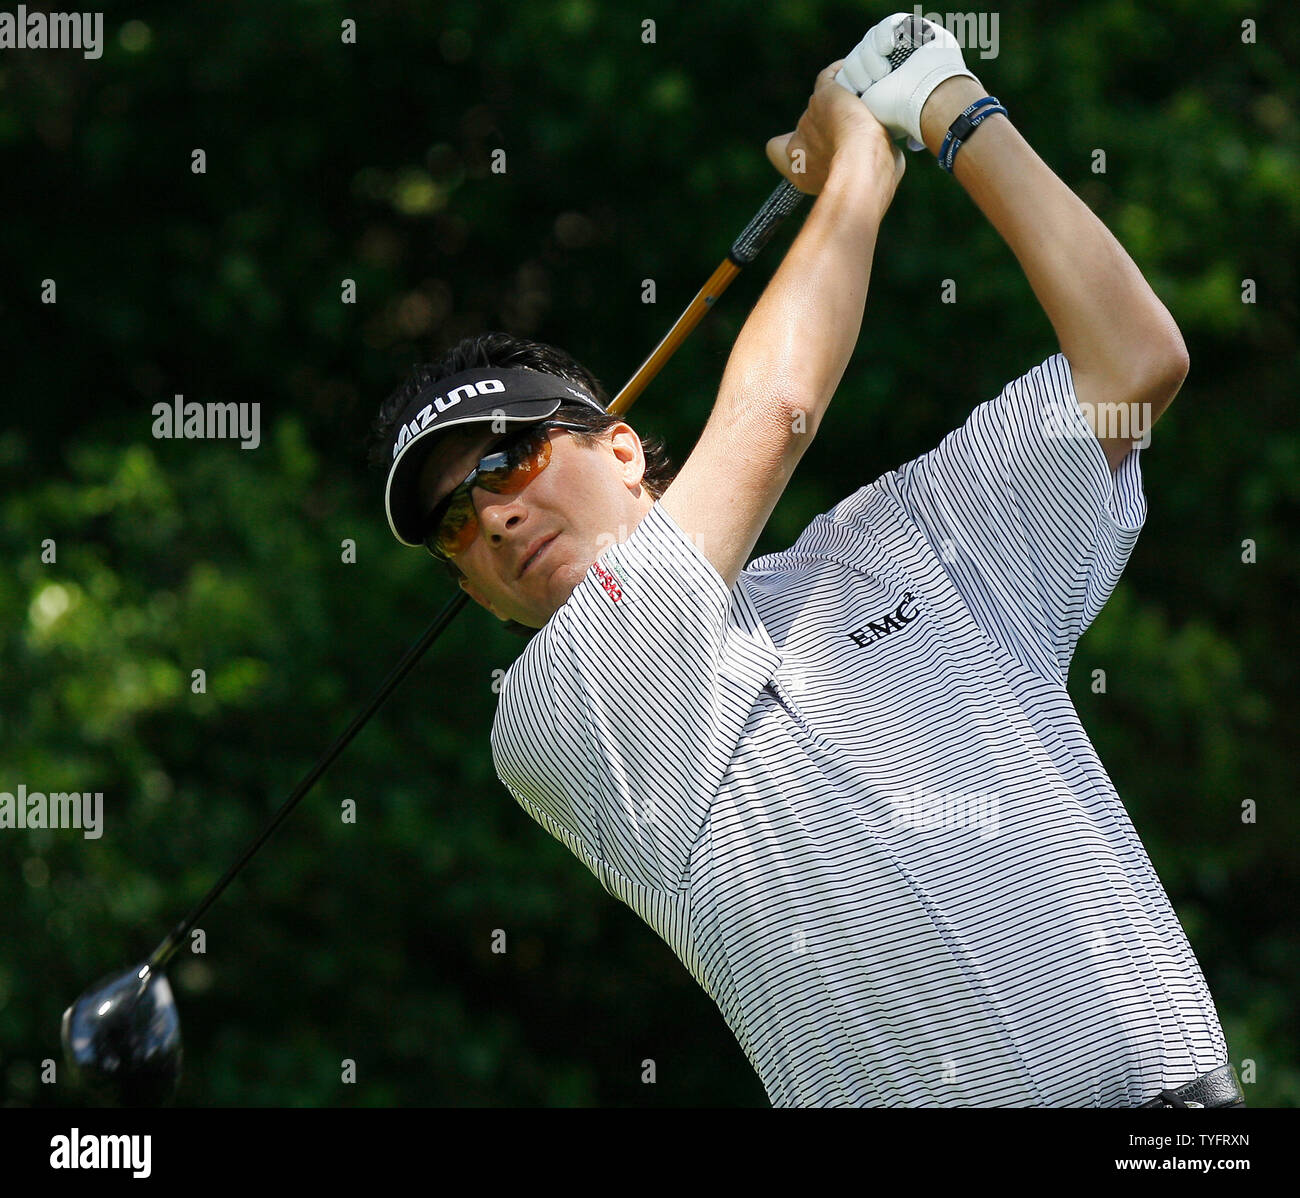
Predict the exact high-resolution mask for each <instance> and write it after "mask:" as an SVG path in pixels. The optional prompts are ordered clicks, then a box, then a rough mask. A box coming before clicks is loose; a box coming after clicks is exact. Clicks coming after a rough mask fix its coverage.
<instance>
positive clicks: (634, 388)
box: [147, 182, 804, 973]
mask: <svg viewBox="0 0 1300 1198" xmlns="http://www.w3.org/2000/svg"><path fill="white" fill-rule="evenodd" d="M803 198H804V196H803V193H802V192H801V191H799V189H798V188H796V187H795V186H794V185H793V184H791V183H788V182H782V183H781V184H780V186H778V187H777V188H776V190H775V191H773V192H772V194H771V195H770V196H768V198H767V200H766V201H765V202H764V204H763V206H762V207H761V208H760V209H759V210H758V212H757V213H756V214H755V216H754V218H753V220H751V221H750V222H749V224H748V225H746V226H745V228H744V230H743V231H742V232H741V234H740V236H739V237H737V238H736V240H735V241H734V242H733V243H732V246H731V249H730V251H729V252H728V254H727V257H726V258H724V259H723V261H722V263H721V264H720V265H719V266H718V268H717V270H715V271H714V272H713V274H712V275H711V276H710V277H709V280H708V282H707V283H705V284H704V286H703V287H702V288H701V289H700V291H699V293H698V294H697V295H696V296H695V298H694V299H693V300H692V301H691V302H690V303H689V304H688V305H687V307H686V310H685V311H684V312H683V313H682V314H681V315H680V316H679V317H678V318H677V321H676V323H675V324H674V325H673V327H672V328H671V329H669V330H668V334H667V335H666V336H665V337H664V339H663V340H662V341H660V342H659V344H658V345H657V346H656V347H655V349H654V352H653V353H651V355H650V356H649V357H648V358H647V359H646V360H645V361H644V362H643V363H642V364H641V366H640V367H639V368H638V370H637V372H636V373H635V374H634V375H633V376H632V378H631V379H630V380H628V382H627V384H626V386H624V387H623V389H622V390H621V391H620V392H619V393H618V394H617V395H616V396H615V397H614V400H613V402H612V403H611V404H610V405H609V408H608V409H607V410H608V411H609V412H611V413H613V414H615V415H622V414H623V413H624V412H626V411H627V410H628V408H630V407H631V406H632V404H633V403H635V402H636V399H637V397H638V396H639V395H640V394H641V392H642V391H644V390H645V388H646V386H647V385H648V384H649V382H650V380H651V379H653V378H654V377H655V375H657V374H658V373H659V371H660V370H661V369H662V368H663V366H664V363H665V362H667V361H668V359H669V358H671V357H672V356H673V354H674V353H675V352H676V351H677V347H678V346H680V345H681V343H682V342H683V341H684V340H685V339H686V337H687V336H688V335H689V334H690V332H691V330H692V329H694V328H695V326H696V325H697V324H699V323H700V321H701V320H702V319H703V318H704V315H705V313H706V312H708V311H709V310H710V309H711V308H712V306H713V303H714V301H715V300H716V299H717V298H718V296H720V295H721V294H722V293H723V292H724V291H725V290H726V289H727V287H728V285H729V284H730V283H731V280H732V279H734V278H735V277H736V275H738V274H739V273H740V271H741V269H742V268H743V267H745V266H748V265H749V264H750V263H751V262H752V261H753V260H754V259H755V258H756V257H758V254H759V252H760V251H761V250H762V249H763V247H764V246H765V245H766V244H767V243H768V241H769V240H771V237H772V234H773V233H775V232H776V230H777V227H778V226H779V225H780V223H781V221H782V220H784V219H785V217H786V216H788V215H789V214H790V213H791V212H793V211H794V210H795V208H797V207H798V206H799V204H800V203H801V202H802V200H803ZM468 602H469V596H468V595H466V594H464V593H461V594H458V595H456V596H454V597H453V598H452V599H451V600H450V601H449V602H448V603H447V605H446V606H445V607H444V608H443V609H442V611H440V612H439V613H438V615H437V616H436V617H435V618H434V621H433V623H432V624H430V625H429V627H428V628H427V629H426V630H425V632H424V635H423V636H421V637H420V639H419V640H418V641H416V642H415V644H413V645H412V646H411V647H410V648H409V649H408V650H407V651H406V652H405V653H404V654H403V655H402V657H401V660H399V661H398V663H397V664H396V665H395V666H393V668H392V669H391V670H390V671H389V672H388V676H387V677H386V678H385V679H384V680H383V682H381V683H380V684H379V687H378V689H377V690H376V691H375V693H374V694H373V695H372V696H371V697H370V701H369V702H368V703H367V704H366V706H365V707H364V708H363V709H362V710H361V711H360V712H359V713H358V715H357V716H356V718H355V719H354V720H353V721H352V722H351V723H350V724H349V725H348V726H347V727H346V728H345V729H344V730H343V732H342V733H341V734H340V736H339V737H338V739H337V740H335V741H334V743H333V744H332V745H330V747H329V748H328V749H327V750H326V751H325V755H324V756H323V757H322V758H321V759H320V760H319V761H318V762H317V763H316V764H315V765H314V766H312V768H311V769H310V770H309V771H308V772H307V774H306V776H305V777H304V778H303V779H302V781H301V782H299V783H298V785H297V786H295V787H294V788H293V791H292V793H290V795H289V797H288V798H287V799H285V801H284V802H283V803H282V804H281V805H280V808H279V810H278V811H276V813H275V814H274V815H273V816H272V817H271V819H270V820H269V821H268V822H267V824H266V826H265V827H264V828H263V829H262V831H261V832H259V833H258V835H257V837H256V838H255V839H254V840H253V842H252V844H250V845H249V846H248V848H246V849H245V850H244V852H243V853H242V854H241V856H240V857H239V859H238V860H237V861H236V862H235V863H234V864H233V865H232V866H231V867H230V868H229V869H228V870H226V872H225V873H224V874H223V875H222V877H221V879H220V880H219V881H218V882H217V884H216V885H215V886H213V887H212V889H211V890H209V891H208V893H207V894H206V895H204V896H203V898H202V899H200V900H199V902H198V905H197V906H196V907H195V908H194V909H193V910H192V911H191V912H190V913H189V914H188V915H187V916H186V917H185V918H184V919H183V920H181V922H180V923H178V924H177V925H176V926H175V927H174V928H173V929H172V930H171V931H170V932H169V933H168V934H167V936H166V938H165V939H164V940H163V941H162V942H161V943H160V944H159V945H158V947H157V948H156V949H154V951H153V953H152V954H151V955H150V957H149V960H148V962H147V964H148V967H149V969H150V970H151V971H152V972H154V973H157V972H158V971H160V970H162V969H163V968H165V966H166V964H167V962H168V961H169V960H170V959H171V958H172V956H173V954H174V953H175V952H176V950H177V949H178V948H179V947H180V946H181V945H182V944H183V943H184V942H185V937H186V936H187V935H189V933H190V931H191V929H192V928H193V927H194V925H195V924H196V923H197V922H198V921H199V920H200V919H201V918H202V916H203V913H204V912H205V911H206V910H207V909H208V908H209V907H210V906H212V904H213V903H214V902H216V900H217V898H218V897H219V896H220V895H221V892H222V891H223V890H225V888H226V887H227V886H228V885H230V882H231V880H232V879H233V878H234V877H235V875H236V874H237V873H239V871H240V870H241V869H243V868H244V866H245V865H247V864H248V862H249V860H250V859H251V858H252V856H253V854H254V853H256V852H257V850H258V849H260V848H261V847H262V845H264V844H265V843H266V842H267V840H269V839H270V837H271V833H273V832H274V831H275V830H276V828H278V827H279V826H280V825H281V824H282V823H283V822H284V820H285V818H286V817H287V816H288V814H289V812H290V811H292V810H293V809H294V808H295V807H296V806H297V805H298V803H299V802H300V801H301V800H302V798H303V796H304V795H306V794H307V792H308V791H309V790H311V788H312V787H313V786H315V785H316V782H317V780H318V779H319V778H320V776H321V775H322V774H323V773H324V772H325V771H326V770H327V769H328V768H329V767H330V765H331V764H332V763H333V761H334V759H335V758H336V757H337V756H338V755H339V754H340V753H341V752H343V750H344V749H345V748H346V747H347V746H348V744H349V743H350V742H351V740H352V738H353V737H354V736H356V734H357V733H358V732H360V731H361V729H362V728H363V727H364V726H365V724H366V722H367V721H368V720H369V719H370V717H371V716H372V715H374V714H375V712H376V711H378V710H379V708H380V707H381V706H382V705H383V703H384V700H385V699H387V698H388V696H389V695H390V694H392V692H393V691H394V690H395V689H396V688H397V685H398V683H400V682H401V681H402V679H403V678H405V677H406V676H407V674H409V673H410V672H411V670H412V669H414V667H415V663H416V662H418V661H419V660H420V658H421V657H423V656H424V653H425V650H427V649H428V648H429V646H430V645H432V644H433V642H434V641H435V640H437V639H438V637H439V636H440V635H441V634H442V631H443V629H444V628H446V627H447V625H448V624H450V623H451V622H452V620H453V619H455V617H456V615H457V613H458V612H459V611H460V610H461V608H463V607H464V606H465V604H466V603H468Z"/></svg>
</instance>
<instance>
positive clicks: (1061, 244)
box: [921, 76, 1186, 383]
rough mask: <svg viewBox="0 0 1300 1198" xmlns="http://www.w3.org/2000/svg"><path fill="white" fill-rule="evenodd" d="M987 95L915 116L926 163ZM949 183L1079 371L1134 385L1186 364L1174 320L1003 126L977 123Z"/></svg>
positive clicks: (960, 81)
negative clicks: (973, 208)
mask: <svg viewBox="0 0 1300 1198" xmlns="http://www.w3.org/2000/svg"><path fill="white" fill-rule="evenodd" d="M985 94H987V93H986V91H985V90H984V89H983V88H982V87H981V86H980V85H979V84H978V83H976V82H975V80H973V79H969V78H966V77H964V76H963V77H959V78H954V79H949V80H947V81H945V82H944V83H942V84H940V86H939V87H937V88H936V89H935V91H934V92H933V94H932V95H931V96H930V98H929V100H928V101H927V102H926V105H925V108H924V110H923V111H922V114H921V132H922V134H923V137H924V140H925V143H926V145H927V147H928V148H929V149H930V151H931V153H937V152H938V150H939V147H940V145H941V143H942V141H943V138H944V135H945V134H946V133H947V131H948V126H949V125H950V124H952V122H953V120H955V119H956V117H957V116H958V115H959V114H960V113H961V112H962V111H963V110H964V109H965V108H966V107H967V106H969V105H970V104H971V103H972V102H973V101H975V100H978V99H979V98H980V97H981V96H983V95H985ZM953 174H954V176H955V178H956V179H957V181H958V182H959V183H961V185H962V186H963V187H964V188H965V189H966V191H967V192H968V193H969V195H970V197H971V199H972V200H974V202H975V204H976V205H977V206H978V207H979V209H980V211H981V212H983V213H984V215H985V216H986V217H988V219H989V221H990V222H991V223H992V225H993V226H994V228H996V229H997V231H998V232H999V233H1000V234H1001V235H1002V237H1003V239H1004V240H1005V241H1006V243H1007V245H1008V246H1010V247H1011V251H1012V253H1014V254H1015V256H1016V258H1017V259H1018V260H1019V262H1020V265H1021V267H1022V269H1023V270H1024V272H1025V277H1026V278H1027V279H1028V281H1029V285H1030V286H1031V287H1032V288H1033V290H1034V294H1035V295H1036V296H1037V297H1038V301H1039V303H1040V304H1041V305H1042V308H1043V311H1044V312H1045V313H1046V314H1047V318H1048V319H1049V320H1050V321H1051V322H1052V327H1053V328H1054V329H1055V330H1056V335H1057V340H1058V341H1059V343H1060V346H1061V352H1062V353H1064V354H1065V356H1066V358H1067V359H1068V360H1069V361H1070V364H1071V366H1072V367H1073V368H1074V369H1075V370H1076V371H1080V372H1086V373H1090V374H1092V375H1094V376H1104V377H1107V378H1114V379H1115V380H1116V381H1117V383H1121V382H1122V380H1124V379H1126V378H1131V379H1133V380H1134V381H1135V382H1136V383H1141V382H1143V381H1144V380H1149V379H1151V378H1152V377H1153V375H1160V374H1162V373H1163V372H1166V371H1173V370H1174V369H1175V367H1176V364H1177V362H1178V361H1179V360H1180V359H1181V360H1183V361H1185V353H1186V351H1185V348H1184V346H1183V342H1182V337H1181V335H1180V334H1179V332H1178V328H1177V326H1176V325H1175V323H1174V321H1173V318H1172V317H1171V316H1170V315H1169V312H1168V310H1167V309H1166V308H1165V306H1164V305H1163V304H1162V303H1161V302H1160V300H1159V299H1158V298H1157V297H1156V295H1155V293H1154V292H1153V291H1152V290H1151V288H1150V287H1149V286H1148V285H1147V282H1146V280H1145V279H1143V277H1142V273H1141V272H1140V271H1139V270H1138V268H1137V266H1136V264H1135V263H1134V262H1133V260H1132V258H1130V257H1129V255H1128V254H1127V253H1126V252H1125V251H1124V248H1123V247H1122V246H1121V245H1120V244H1119V242H1118V241H1116V239H1115V238H1114V237H1113V236H1112V235H1111V233H1110V232H1109V231H1108V230H1107V229H1106V227H1105V225H1103V224H1102V222H1101V221H1100V220H1099V219H1098V218H1097V217H1096V216H1095V215H1094V214H1093V213H1092V212H1091V211H1090V210H1089V208H1088V206H1087V205H1086V204H1085V203H1084V202H1083V201H1082V200H1081V199H1079V197H1078V196H1076V195H1075V194H1074V193H1073V192H1072V191H1071V190H1070V189H1069V188H1068V187H1066V185H1065V184H1064V183H1063V182H1061V180H1060V179H1058V178H1057V177H1056V175H1055V174H1054V173H1053V172H1052V170H1051V169H1050V168H1049V167H1048V166H1047V165H1046V163H1044V162H1043V161H1042V159H1041V158H1039V157H1038V155H1037V154H1035V153H1034V151H1033V149H1032V148H1031V147H1030V146H1029V143H1028V142H1026V141H1025V139H1024V138H1023V137H1022V136H1021V135H1020V134H1019V133H1018V132H1017V131H1016V129H1015V128H1014V126H1013V125H1012V124H1011V123H1010V122H1009V121H1008V119H1007V118H1006V117H1004V116H994V117H989V118H988V119H986V120H985V121H983V122H981V123H980V125H979V127H978V128H977V129H976V130H975V131H974V132H973V133H972V134H971V136H970V139H969V141H967V142H964V143H963V144H962V147H961V150H960V151H959V153H958V154H957V157H956V159H955V161H954V164H953Z"/></svg>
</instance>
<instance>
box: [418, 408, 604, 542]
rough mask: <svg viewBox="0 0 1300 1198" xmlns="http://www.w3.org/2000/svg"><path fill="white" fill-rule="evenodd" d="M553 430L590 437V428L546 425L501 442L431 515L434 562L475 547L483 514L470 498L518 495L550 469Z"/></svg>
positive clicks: (546, 422)
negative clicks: (488, 494)
mask: <svg viewBox="0 0 1300 1198" xmlns="http://www.w3.org/2000/svg"><path fill="white" fill-rule="evenodd" d="M553 428H566V429H570V430H572V431H575V432H585V431H587V429H586V425H582V424H573V423H571V422H569V421H565V420H544V421H542V422H541V423H540V424H534V425H530V426H529V427H528V428H526V429H524V430H523V431H522V432H519V433H516V434H514V435H513V436H511V437H508V438H507V439H506V440H504V441H498V442H497V443H496V445H495V446H494V447H493V450H492V452H491V453H489V454H485V455H484V456H483V457H481V458H479V462H478V465H477V466H475V467H474V469H473V470H471V471H470V472H469V474H468V475H467V476H466V478H465V481H464V482H462V483H461V484H460V486H458V487H456V488H455V490H453V491H452V492H451V493H450V494H449V495H446V496H445V497H444V498H442V499H441V500H439V501H438V504H437V506H436V507H435V508H434V509H433V511H432V512H430V513H429V519H428V523H427V524H426V525H425V528H426V529H427V531H426V533H425V537H424V544H425V548H427V549H428V550H429V552H430V553H432V554H433V556H434V557H436V558H438V559H439V560H441V561H444V562H449V561H451V559H452V558H454V557H456V556H457V555H459V554H461V553H464V552H465V550H466V549H468V548H469V547H470V545H472V544H473V543H474V538H475V537H476V536H477V535H478V513H477V512H476V511H475V510H474V497H473V495H472V494H471V492H472V491H473V489H474V488H475V487H482V488H483V489H484V490H485V491H491V492H492V494H494V495H515V494H517V493H518V492H520V491H522V490H523V489H524V488H525V487H526V486H528V484H529V483H530V482H532V481H533V479H535V478H536V477H537V476H538V475H539V474H541V472H542V471H543V470H545V469H546V467H547V465H548V464H549V463H550V460H551V439H550V437H549V436H548V433H549V431H550V430H551V429H553Z"/></svg>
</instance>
